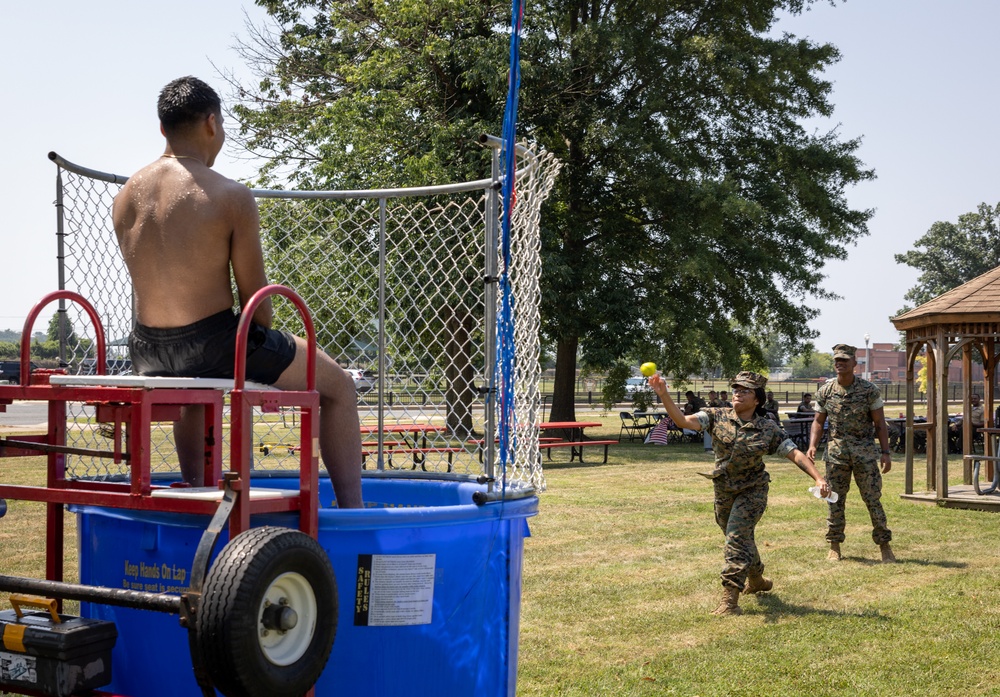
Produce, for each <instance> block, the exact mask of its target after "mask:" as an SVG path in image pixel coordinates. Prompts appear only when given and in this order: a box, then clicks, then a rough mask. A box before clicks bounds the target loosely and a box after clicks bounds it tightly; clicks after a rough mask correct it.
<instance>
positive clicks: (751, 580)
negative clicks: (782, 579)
mask: <svg viewBox="0 0 1000 697" xmlns="http://www.w3.org/2000/svg"><path fill="white" fill-rule="evenodd" d="M772 588H774V583H772V582H771V579H769V578H767V577H765V576H763V575H762V574H757V575H754V574H748V575H747V583H746V585H745V586H744V587H743V592H744V593H746V594H747V595H753V594H754V593H766V592H768V591H769V590H771V589H772Z"/></svg>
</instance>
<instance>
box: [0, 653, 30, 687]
mask: <svg viewBox="0 0 1000 697" xmlns="http://www.w3.org/2000/svg"><path fill="white" fill-rule="evenodd" d="M35 660H36V659H35V657H34V656H25V655H23V654H16V653H6V652H4V651H0V682H6V683H11V682H30V683H37V682H38V672H37V671H36V669H35Z"/></svg>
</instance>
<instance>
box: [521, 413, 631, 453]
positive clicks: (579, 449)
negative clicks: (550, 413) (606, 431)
mask: <svg viewBox="0 0 1000 697" xmlns="http://www.w3.org/2000/svg"><path fill="white" fill-rule="evenodd" d="M600 426H603V424H602V423H601V422H599V421H547V422H545V423H540V424H538V430H539V431H541V432H546V433H547V432H550V431H562V432H564V433H565V434H567V436H566V437H565V438H563V439H562V440H554V439H548V438H542V439H540V440H541V441H542V442H540V443H539V444H538V447H539V449H541V450H545V451H546V453H547V454H548V457H549V459H550V460H551V459H552V449H553V448H569V461H570V462H573V461H574V460H579V461H580V462H583V449H584V448H586V447H588V446H603V447H604V462H607V461H608V446H609V445H614V444H616V443H617V442H618V441H616V440H584V433H583V432H584V430H585V429H588V428H598V427H600Z"/></svg>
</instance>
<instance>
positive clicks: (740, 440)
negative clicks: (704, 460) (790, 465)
mask: <svg viewBox="0 0 1000 697" xmlns="http://www.w3.org/2000/svg"><path fill="white" fill-rule="evenodd" d="M696 416H697V417H698V421H699V422H700V423H701V427H702V429H704V430H705V431H707V432H708V433H710V434H711V436H712V448H713V450H715V470H714V471H713V472H712V473H711V474H707V475H705V476H707V477H709V478H710V479H714V480H715V482H716V484H717V485H721V486H724V487H726V488H727V489H731V490H740V489H746V488H748V487H752V486H757V485H759V484H764V483H767V482H769V481H771V478H770V477H769V476H768V474H767V472H765V471H764V456H765V455H781V456H782V457H787V455H788V453H790V452H792V451H793V450H795V443H793V442H792V441H791V440H790V439H789V438H788V436H787V435H785V432H784V431H783V430H782V429H781V426H779V425H778V424H776V423H774V422H773V421H771V420H770V419H768V418H767V417H764V416H755V417H754V418H752V419H751V420H750V421H742V420H741V419H740V418H739V417H738V416H736V410H735V409H732V408H725V409H703V410H702V411H700V412H698V414H697V415H696Z"/></svg>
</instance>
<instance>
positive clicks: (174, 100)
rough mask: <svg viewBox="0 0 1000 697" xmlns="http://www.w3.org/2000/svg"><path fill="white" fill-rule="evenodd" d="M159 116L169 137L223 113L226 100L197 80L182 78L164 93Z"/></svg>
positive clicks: (159, 100)
mask: <svg viewBox="0 0 1000 697" xmlns="http://www.w3.org/2000/svg"><path fill="white" fill-rule="evenodd" d="M156 113H157V115H158V116H159V117H160V124H161V125H162V126H163V130H164V131H165V132H166V133H167V134H168V135H169V134H171V133H176V132H177V131H178V130H180V129H183V128H185V127H186V126H189V125H191V124H194V123H197V122H198V121H200V120H201V119H204V118H207V117H208V115H209V114H221V113H222V100H220V99H219V95H217V94H216V93H215V90H213V89H212V88H211V87H209V86H208V85H207V84H205V83H204V82H202V81H201V80H199V79H198V78H196V77H191V76H190V75H188V76H187V77H179V78H177V79H176V80H173V81H172V82H170V83H169V84H167V86H166V87H164V88H163V89H162V90H161V91H160V98H159V99H158V100H157V102H156Z"/></svg>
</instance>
